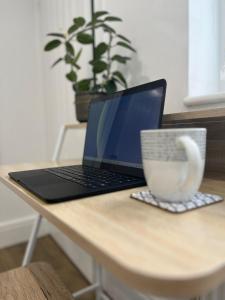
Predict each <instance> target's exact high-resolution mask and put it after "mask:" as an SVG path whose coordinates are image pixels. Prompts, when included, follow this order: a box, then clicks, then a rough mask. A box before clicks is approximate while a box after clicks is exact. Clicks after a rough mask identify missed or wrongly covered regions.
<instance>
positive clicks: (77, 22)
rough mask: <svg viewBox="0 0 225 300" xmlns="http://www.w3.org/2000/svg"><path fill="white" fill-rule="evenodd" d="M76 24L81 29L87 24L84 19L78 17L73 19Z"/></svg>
mask: <svg viewBox="0 0 225 300" xmlns="http://www.w3.org/2000/svg"><path fill="white" fill-rule="evenodd" d="M73 22H74V24H76V25H77V26H79V27H82V26H83V25H84V24H85V19H84V18H83V17H77V18H74V19H73Z"/></svg>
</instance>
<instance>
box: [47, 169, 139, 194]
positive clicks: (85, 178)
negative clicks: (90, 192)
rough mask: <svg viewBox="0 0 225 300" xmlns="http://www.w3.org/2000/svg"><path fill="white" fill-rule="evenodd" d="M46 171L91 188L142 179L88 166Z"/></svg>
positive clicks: (136, 181) (134, 181)
mask: <svg viewBox="0 0 225 300" xmlns="http://www.w3.org/2000/svg"><path fill="white" fill-rule="evenodd" d="M46 171H47V172H49V173H51V174H54V175H56V176H58V177H60V178H63V179H66V180H69V181H72V182H75V183H77V184H80V185H82V186H85V187H88V188H91V189H96V188H107V187H112V186H118V185H122V184H127V185H129V184H133V183H138V182H139V181H140V178H137V177H133V176H129V175H124V174H120V173H115V172H111V171H107V170H102V169H97V168H92V167H86V166H68V167H60V168H51V169H46Z"/></svg>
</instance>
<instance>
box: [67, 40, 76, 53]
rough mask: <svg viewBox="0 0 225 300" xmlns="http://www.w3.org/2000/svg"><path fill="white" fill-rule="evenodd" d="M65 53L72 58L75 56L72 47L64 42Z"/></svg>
mask: <svg viewBox="0 0 225 300" xmlns="http://www.w3.org/2000/svg"><path fill="white" fill-rule="evenodd" d="M66 51H67V53H69V54H70V55H72V56H74V54H75V52H74V48H73V45H72V44H71V43H70V42H66Z"/></svg>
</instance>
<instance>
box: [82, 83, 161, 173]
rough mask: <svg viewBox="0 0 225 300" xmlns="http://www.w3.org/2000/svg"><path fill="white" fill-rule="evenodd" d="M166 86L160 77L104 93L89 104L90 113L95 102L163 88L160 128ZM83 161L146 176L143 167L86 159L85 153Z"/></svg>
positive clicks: (97, 166)
mask: <svg viewBox="0 0 225 300" xmlns="http://www.w3.org/2000/svg"><path fill="white" fill-rule="evenodd" d="M166 86H167V83H166V80H165V79H160V80H156V81H152V82H149V83H145V84H141V85H138V86H135V87H132V88H129V89H126V90H122V91H119V92H115V93H113V94H111V95H102V96H100V97H98V98H96V99H93V100H92V101H91V104H90V105H89V112H88V115H89V113H90V109H91V106H92V105H93V103H95V102H98V101H111V100H113V98H117V97H121V96H124V95H129V94H133V93H137V92H143V91H147V90H153V89H156V88H163V92H162V102H161V109H160V116H159V123H158V128H160V126H161V123H162V116H163V110H164V104H165V97H166ZM88 126H89V124H88V123H87V130H86V137H85V145H84V152H85V147H86V140H87V131H88ZM82 163H83V165H84V166H89V167H93V168H98V169H106V170H109V171H113V172H119V173H123V174H128V175H133V176H137V177H141V178H142V177H144V173H143V168H138V167H130V166H124V165H119V164H110V163H106V162H99V161H95V160H91V159H85V157H84V154H83V162H82Z"/></svg>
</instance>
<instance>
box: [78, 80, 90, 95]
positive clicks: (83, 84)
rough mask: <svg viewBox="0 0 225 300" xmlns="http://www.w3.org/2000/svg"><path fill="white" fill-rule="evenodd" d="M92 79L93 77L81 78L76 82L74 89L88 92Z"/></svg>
mask: <svg viewBox="0 0 225 300" xmlns="http://www.w3.org/2000/svg"><path fill="white" fill-rule="evenodd" d="M91 81H92V79H83V80H80V81H78V82H77V83H76V84H75V86H74V89H75V90H76V91H77V92H87V91H89V90H90V85H91Z"/></svg>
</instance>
